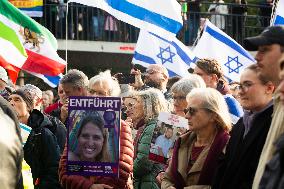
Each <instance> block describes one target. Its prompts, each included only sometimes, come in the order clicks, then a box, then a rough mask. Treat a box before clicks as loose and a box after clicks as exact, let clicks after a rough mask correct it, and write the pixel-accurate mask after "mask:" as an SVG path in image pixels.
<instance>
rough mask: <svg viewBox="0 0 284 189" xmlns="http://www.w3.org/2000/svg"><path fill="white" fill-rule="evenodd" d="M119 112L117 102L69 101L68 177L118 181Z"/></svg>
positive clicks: (106, 99) (110, 99) (100, 99)
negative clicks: (93, 177) (70, 175)
mask: <svg viewBox="0 0 284 189" xmlns="http://www.w3.org/2000/svg"><path fill="white" fill-rule="evenodd" d="M120 109H121V99H120V98H115V97H70V98H69V105H68V123H67V125H68V130H69V131H70V133H69V135H68V162H67V172H68V173H69V174H76V175H82V176H91V175H94V176H113V177H118V161H119V151H118V149H119V131H120ZM69 127H70V128H69Z"/></svg>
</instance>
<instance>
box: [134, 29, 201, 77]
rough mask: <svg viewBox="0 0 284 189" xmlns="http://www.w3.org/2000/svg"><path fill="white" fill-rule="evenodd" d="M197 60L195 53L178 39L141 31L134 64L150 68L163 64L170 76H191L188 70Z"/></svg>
mask: <svg viewBox="0 0 284 189" xmlns="http://www.w3.org/2000/svg"><path fill="white" fill-rule="evenodd" d="M195 60H196V58H195V56H194V55H193V53H192V52H191V51H190V50H189V48H188V47H186V46H185V45H184V44H183V43H182V42H180V41H179V40H178V39H177V38H176V37H174V38H172V40H167V39H164V38H162V37H160V36H158V35H156V34H153V33H150V32H147V31H145V30H141V31H140V34H139V38H138V41H137V44H136V48H135V52H134V56H133V60H132V62H133V63H134V64H140V65H142V66H144V67H148V66H149V65H151V64H161V65H163V66H164V67H165V68H167V69H168V72H169V76H174V75H179V76H182V77H186V76H188V75H189V72H188V69H189V68H190V67H191V64H194V62H195Z"/></svg>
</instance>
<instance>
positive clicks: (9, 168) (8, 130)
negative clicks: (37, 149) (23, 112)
mask: <svg viewBox="0 0 284 189" xmlns="http://www.w3.org/2000/svg"><path fill="white" fill-rule="evenodd" d="M0 126H1V133H0V152H1V153H0V159H1V163H0V188H1V189H11V188H16V186H17V182H18V181H17V179H16V178H17V175H18V171H20V170H18V162H17V161H18V160H19V157H21V153H22V144H21V142H20V140H19V137H18V135H17V133H16V129H15V123H14V122H13V121H12V119H11V118H10V117H8V116H7V115H6V114H5V113H4V112H3V111H2V109H1V108H0ZM20 162H21V159H20Z"/></svg>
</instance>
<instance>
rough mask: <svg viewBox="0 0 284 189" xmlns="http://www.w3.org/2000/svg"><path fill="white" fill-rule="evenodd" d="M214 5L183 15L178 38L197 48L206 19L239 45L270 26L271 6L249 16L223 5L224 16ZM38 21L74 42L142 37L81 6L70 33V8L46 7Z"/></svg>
mask: <svg viewBox="0 0 284 189" xmlns="http://www.w3.org/2000/svg"><path fill="white" fill-rule="evenodd" d="M212 4H213V3H209V2H202V7H201V12H184V13H183V15H184V17H183V18H184V26H183V28H182V29H181V31H180V32H179V33H178V35H177V36H178V38H179V39H180V40H181V41H182V42H183V43H185V44H186V45H192V44H193V42H194V41H195V39H196V37H197V36H198V33H199V30H200V24H201V25H202V21H203V20H204V18H209V19H210V20H211V22H213V23H214V24H216V25H217V26H218V25H220V26H219V27H221V29H222V30H223V31H225V32H226V33H227V34H228V35H230V36H231V37H233V38H234V39H236V41H238V42H239V43H242V41H243V39H244V38H245V37H249V36H254V35H257V34H259V33H260V32H261V31H262V30H263V29H264V28H265V27H266V26H268V25H269V20H270V16H268V15H263V16H260V15H259V13H260V12H261V11H262V10H264V9H268V8H269V7H267V6H261V5H246V8H247V10H248V13H246V14H232V13H231V11H230V10H232V7H235V6H236V5H235V4H222V6H227V9H228V13H227V14H220V13H214V12H208V7H209V6H210V5H212ZM217 5H219V4H217ZM214 18H215V19H214ZM37 21H38V22H40V23H41V24H42V25H44V26H46V27H47V28H48V29H49V30H50V31H51V32H52V33H53V34H54V35H55V37H56V38H57V39H65V38H66V31H67V34H68V39H72V40H91V41H115V42H132V43H135V42H136V41H137V38H138V35H139V29H138V28H136V27H134V26H131V25H129V24H127V23H124V22H121V21H119V20H116V19H115V18H114V17H112V16H111V15H109V14H108V13H106V12H105V11H102V10H100V9H97V8H94V7H87V6H83V5H79V4H70V5H69V8H68V24H67V30H66V5H54V4H53V5H48V4H47V5H44V15H43V17H42V18H38V19H37ZM217 22H218V23H217Z"/></svg>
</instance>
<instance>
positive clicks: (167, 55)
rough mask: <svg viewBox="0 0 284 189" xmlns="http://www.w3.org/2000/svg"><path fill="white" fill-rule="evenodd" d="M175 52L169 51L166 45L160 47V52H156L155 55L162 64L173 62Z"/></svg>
mask: <svg viewBox="0 0 284 189" xmlns="http://www.w3.org/2000/svg"><path fill="white" fill-rule="evenodd" d="M175 55H176V54H175V53H173V52H171V48H170V46H168V47H167V48H165V49H164V48H162V47H160V53H159V54H157V57H158V58H160V59H161V61H162V64H164V63H166V62H170V63H173V57H174V56H175Z"/></svg>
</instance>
